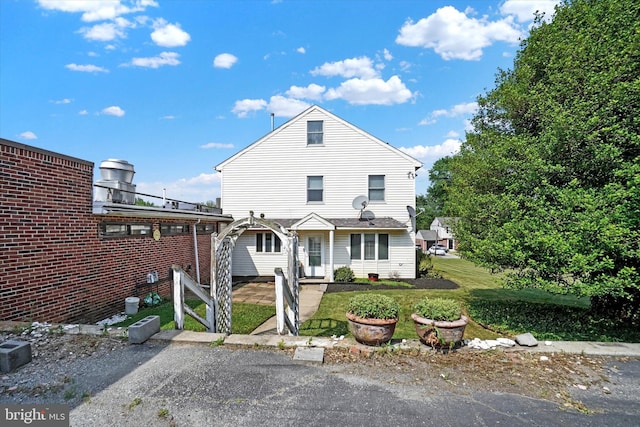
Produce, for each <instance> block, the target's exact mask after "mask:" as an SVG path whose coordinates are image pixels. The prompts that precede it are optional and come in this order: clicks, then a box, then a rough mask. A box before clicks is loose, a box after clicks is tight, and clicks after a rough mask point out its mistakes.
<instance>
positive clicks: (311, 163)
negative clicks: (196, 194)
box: [216, 107, 420, 277]
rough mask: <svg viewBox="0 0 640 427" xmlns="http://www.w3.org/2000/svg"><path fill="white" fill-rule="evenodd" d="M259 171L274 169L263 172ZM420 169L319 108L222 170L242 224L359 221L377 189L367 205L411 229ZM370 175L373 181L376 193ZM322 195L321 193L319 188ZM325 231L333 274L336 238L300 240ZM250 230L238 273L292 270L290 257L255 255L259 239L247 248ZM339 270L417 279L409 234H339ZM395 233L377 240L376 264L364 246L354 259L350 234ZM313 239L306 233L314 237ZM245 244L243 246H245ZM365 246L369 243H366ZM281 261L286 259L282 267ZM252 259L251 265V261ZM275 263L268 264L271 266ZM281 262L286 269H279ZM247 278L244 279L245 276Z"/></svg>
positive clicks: (228, 206) (226, 193)
mask: <svg viewBox="0 0 640 427" xmlns="http://www.w3.org/2000/svg"><path fill="white" fill-rule="evenodd" d="M309 122H321V123H322V144H309V143H308V134H309V132H308V131H309V129H308V123H309ZM256 165H270V167H265V168H261V170H260V171H259V173H257V172H256ZM419 166H420V163H419V162H418V161H416V160H415V159H412V158H411V157H409V156H407V155H406V154H404V153H402V152H400V151H399V150H397V149H395V148H394V147H393V146H391V145H389V144H388V143H386V142H384V141H381V140H379V139H376V138H375V137H373V136H372V135H369V134H368V133H366V132H364V131H362V130H360V129H358V128H356V127H355V126H353V125H351V124H349V123H348V122H346V121H344V120H342V119H340V118H338V117H336V116H334V115H332V114H331V113H329V112H327V111H325V110H323V109H322V108H319V107H312V108H310V109H309V110H307V111H306V112H304V113H302V114H301V115H299V116H297V117H296V118H294V119H292V120H290V121H289V122H286V123H285V124H283V125H282V126H280V127H278V128H276V129H275V130H274V131H272V132H270V133H269V134H267V135H266V136H265V137H263V138H262V139H260V140H258V141H256V142H255V143H253V144H251V145H250V146H248V147H247V148H245V149H244V150H242V151H240V152H239V153H238V154H236V155H235V156H233V157H231V158H230V159H228V160H226V161H224V162H222V163H221V164H220V165H218V166H217V168H216V169H217V170H218V171H219V172H221V174H222V177H221V199H222V206H221V207H222V209H223V212H224V213H225V214H227V215H232V216H233V217H234V218H235V219H236V220H237V219H240V218H244V217H247V216H248V215H249V212H250V211H254V212H255V213H256V215H260V214H263V215H264V217H265V218H266V219H287V218H290V219H295V220H300V219H302V218H305V217H307V216H308V215H309V214H312V213H313V214H316V215H318V216H319V217H321V218H324V219H326V220H331V219H333V218H357V216H358V214H359V212H358V211H357V210H355V209H354V208H353V206H352V202H353V200H354V199H355V198H356V197H358V196H362V195H365V196H367V197H369V196H370V191H371V190H373V192H374V193H376V195H374V196H373V199H374V200H373V201H372V203H370V204H369V206H368V207H367V210H368V211H371V212H372V213H373V215H374V216H375V217H376V218H394V219H395V220H397V221H398V222H400V223H401V224H410V218H409V214H408V212H407V208H406V207H407V206H412V207H414V206H415V180H414V179H411V177H410V174H409V173H410V172H411V173H413V172H415V169H416V167H419ZM308 177H322V190H321V191H322V202H315V201H314V202H309V201H308V200H310V199H309V190H310V188H309V183H308ZM370 177H381V178H382V180H380V179H375V178H374V184H376V185H373V187H372V186H371V183H370ZM316 190H317V189H316ZM321 230H323V231H322V232H323V233H324V250H323V251H324V252H323V262H324V264H325V265H324V266H325V274H328V273H329V264H328V263H329V259H330V258H329V250H330V245H329V232H328V231H327V230H328V228H326V225H324V226H323V225H322V224H318V227H311V224H305V229H304V230H302V229H300V230H298V232H299V236H300V242H301V245H302V242H304V240H303V239H304V238H305V237H306V235H305V233H307V232H308V233H309V234H311V233H315V234H318V232H320V231H321ZM248 233H249V232H245V233H244V234H243V235H242V236H240V238H239V240H238V242H237V243H236V249H235V251H234V254H237V256H235V255H234V259H233V274H234V275H255V274H258V273H259V274H260V275H273V268H274V267H282V268H285V267H286V251H284V249H283V250H282V252H281V253H279V254H274V253H265V252H262V253H256V252H255V248H256V241H255V233H252V234H251V236H250V241H249V243H246V242H245V234H248ZM334 233H335V236H334V258H333V264H334V269H335V268H337V267H339V266H341V265H349V266H350V267H351V268H352V269H353V270H354V273H356V276H357V277H366V275H367V273H370V272H377V273H379V274H380V277H389V275H391V274H392V273H393V272H396V271H397V272H398V273H399V275H400V277H415V253H414V251H415V249H414V247H415V242H414V235H413V233H411V232H409V231H408V230H407V229H406V228H400V229H390V230H386V229H385V230H379V229H371V230H364V229H363V230H349V229H342V230H335V232H334ZM364 233H374V234H381V233H384V234H388V235H389V237H388V242H387V247H386V248H382V258H384V257H385V252H386V257H387V258H388V259H379V258H381V256H380V252H381V245H380V241H379V238H378V241H377V255H376V256H377V258H378V259H373V260H365V259H364V255H365V254H364V248H363V249H362V253H361V256H360V257H359V258H358V259H355V260H351V242H350V235H351V234H364ZM309 234H307V235H309ZM243 242H244V243H243ZM362 243H363V244H364V237H362ZM278 257H282V262H279V260H278V259H277V258H278ZM247 258H248V259H247ZM265 258H266V259H268V261H266V260H265ZM278 263H279V264H278ZM241 272H242V273H244V274H241Z"/></svg>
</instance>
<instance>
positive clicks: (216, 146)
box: [200, 142, 233, 150]
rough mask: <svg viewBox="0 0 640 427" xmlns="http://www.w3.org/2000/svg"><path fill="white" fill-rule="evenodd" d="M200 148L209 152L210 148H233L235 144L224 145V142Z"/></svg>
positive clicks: (211, 143)
mask: <svg viewBox="0 0 640 427" xmlns="http://www.w3.org/2000/svg"><path fill="white" fill-rule="evenodd" d="M200 148H204V149H205V150H208V149H209V148H233V144H224V143H222V142H209V143H207V144H204V145H201V146H200Z"/></svg>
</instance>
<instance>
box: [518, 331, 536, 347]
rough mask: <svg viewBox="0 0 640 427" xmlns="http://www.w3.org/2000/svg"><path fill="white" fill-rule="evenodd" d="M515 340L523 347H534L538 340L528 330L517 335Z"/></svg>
mask: <svg viewBox="0 0 640 427" xmlns="http://www.w3.org/2000/svg"><path fill="white" fill-rule="evenodd" d="M516 342H517V343H518V344H519V345H521V346H523V347H535V346H537V345H538V340H537V339H535V337H534V336H533V335H531V333H530V332H527V333H526V334H520V335H518V336H517V337H516Z"/></svg>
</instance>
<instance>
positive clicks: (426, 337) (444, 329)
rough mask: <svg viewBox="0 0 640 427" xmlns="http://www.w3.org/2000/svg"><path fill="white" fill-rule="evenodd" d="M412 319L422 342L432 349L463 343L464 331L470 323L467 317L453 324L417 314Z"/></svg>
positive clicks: (462, 317)
mask: <svg viewBox="0 0 640 427" xmlns="http://www.w3.org/2000/svg"><path fill="white" fill-rule="evenodd" d="M411 318H412V319H413V323H414V325H415V327H416V333H417V334H418V337H420V341H422V342H423V343H424V344H426V345H430V346H432V347H449V346H454V345H456V344H458V343H459V342H460V341H462V337H463V335H464V329H465V328H466V326H467V323H469V319H468V318H467V317H466V316H461V317H460V319H458V320H454V321H453V322H445V321H439V320H433V319H426V318H424V317H422V316H420V315H418V314H417V313H413V314H412V315H411Z"/></svg>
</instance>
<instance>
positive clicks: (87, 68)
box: [65, 64, 109, 73]
mask: <svg viewBox="0 0 640 427" xmlns="http://www.w3.org/2000/svg"><path fill="white" fill-rule="evenodd" d="M65 67H66V68H68V69H69V70H71V71H82V72H84V73H108V72H109V70H107V69H106V68H103V67H98V66H97V65H92V64H87V65H78V64H67V65H65Z"/></svg>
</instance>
